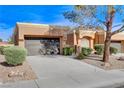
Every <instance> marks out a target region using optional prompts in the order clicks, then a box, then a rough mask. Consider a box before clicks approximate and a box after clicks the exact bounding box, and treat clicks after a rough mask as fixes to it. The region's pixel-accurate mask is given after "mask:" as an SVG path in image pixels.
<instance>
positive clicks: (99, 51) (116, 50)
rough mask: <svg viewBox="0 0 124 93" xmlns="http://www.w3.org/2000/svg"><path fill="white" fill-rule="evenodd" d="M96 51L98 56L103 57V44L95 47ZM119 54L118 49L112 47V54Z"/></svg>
mask: <svg viewBox="0 0 124 93" xmlns="http://www.w3.org/2000/svg"><path fill="white" fill-rule="evenodd" d="M94 49H95V50H96V54H98V55H102V54H103V52H104V45H103V44H96V45H95V46H94ZM117 52H118V49H117V48H115V47H111V46H110V54H116V53H117Z"/></svg>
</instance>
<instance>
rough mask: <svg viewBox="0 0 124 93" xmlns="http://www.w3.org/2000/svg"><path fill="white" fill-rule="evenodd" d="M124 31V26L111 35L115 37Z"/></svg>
mask: <svg viewBox="0 0 124 93" xmlns="http://www.w3.org/2000/svg"><path fill="white" fill-rule="evenodd" d="M123 31H124V25H123V26H122V27H121V28H119V29H118V30H115V31H113V32H112V33H111V35H115V34H117V33H120V32H123Z"/></svg>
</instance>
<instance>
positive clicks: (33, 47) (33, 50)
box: [25, 37, 60, 56]
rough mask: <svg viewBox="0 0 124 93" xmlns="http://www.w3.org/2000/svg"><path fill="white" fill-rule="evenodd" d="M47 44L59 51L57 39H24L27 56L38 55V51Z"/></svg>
mask: <svg viewBox="0 0 124 93" xmlns="http://www.w3.org/2000/svg"><path fill="white" fill-rule="evenodd" d="M43 43H47V44H49V46H50V47H51V46H56V47H57V48H58V51H59V49H60V48H59V47H60V46H59V45H60V41H59V38H38V37H37V38H36V37H35V38H34V37H25V47H26V49H27V51H28V55H29V56H32V55H40V52H39V51H40V50H42V49H44V47H45V46H44V44H43Z"/></svg>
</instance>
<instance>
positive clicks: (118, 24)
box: [112, 24, 122, 28]
mask: <svg viewBox="0 0 124 93" xmlns="http://www.w3.org/2000/svg"><path fill="white" fill-rule="evenodd" d="M121 25H122V24H117V25H114V26H113V27H112V28H115V27H118V26H121Z"/></svg>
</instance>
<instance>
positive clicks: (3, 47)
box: [0, 46, 10, 55]
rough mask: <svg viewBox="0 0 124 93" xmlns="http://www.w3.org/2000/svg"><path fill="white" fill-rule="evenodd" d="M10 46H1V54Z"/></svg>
mask: <svg viewBox="0 0 124 93" xmlns="http://www.w3.org/2000/svg"><path fill="white" fill-rule="evenodd" d="M8 47H10V46H0V54H1V55H4V49H5V48H8Z"/></svg>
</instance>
